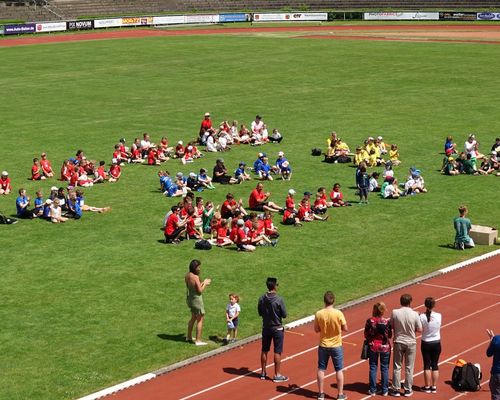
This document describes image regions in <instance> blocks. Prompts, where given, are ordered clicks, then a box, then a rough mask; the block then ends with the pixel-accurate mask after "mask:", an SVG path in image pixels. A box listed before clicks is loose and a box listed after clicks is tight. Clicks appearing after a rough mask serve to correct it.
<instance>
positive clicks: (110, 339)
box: [0, 32, 500, 399]
mask: <svg viewBox="0 0 500 400" xmlns="http://www.w3.org/2000/svg"><path fill="white" fill-rule="evenodd" d="M294 36H297V35H293V34H290V33H283V32H280V33H273V32H266V33H255V34H248V33H233V34H232V35H223V34H220V35H210V36H208V35H207V36H158V37H148V38H133V39H122V40H105V41H88V42H74V43H59V44H47V45H34V46H23V47H12V48H2V49H1V50H0V57H1V60H2V62H1V63H0V87H2V88H3V90H2V92H3V96H2V100H1V102H0V116H1V119H0V124H1V125H0V132H1V133H0V134H1V138H2V146H1V148H0V170H8V171H9V174H10V176H11V178H12V180H13V186H14V190H15V191H17V189H18V188H20V187H25V188H26V189H27V190H28V193H29V195H30V196H31V197H34V192H35V191H36V190H37V189H39V188H42V189H43V190H44V194H45V195H48V193H49V188H50V187H51V186H53V185H57V186H59V185H60V182H56V181H55V180H53V181H46V182H41V183H40V182H31V181H29V180H28V179H27V178H28V177H29V175H30V167H31V160H32V158H33V157H35V156H39V155H40V153H41V152H42V151H45V152H47V154H48V156H49V158H50V159H51V160H52V162H53V164H54V167H55V169H56V170H57V171H58V170H59V167H60V164H61V163H62V160H63V159H65V158H68V157H72V156H74V154H75V152H76V150H77V149H83V150H84V151H85V153H86V154H87V156H88V157H89V158H91V159H95V160H101V159H102V160H106V161H107V162H109V161H110V159H111V154H112V151H113V146H114V144H115V143H116V142H117V140H118V139H119V138H120V137H125V138H127V141H128V142H129V143H131V141H132V140H133V138H134V137H138V136H140V135H141V134H142V133H143V132H148V133H150V135H151V137H152V139H153V140H154V141H158V140H159V138H160V137H161V136H163V135H167V136H168V138H169V140H170V142H171V143H174V142H175V141H177V140H179V139H182V140H184V141H187V140H189V139H191V138H194V137H195V136H196V135H197V131H198V127H199V122H200V121H201V118H202V115H203V113H204V112H206V111H210V112H211V114H212V118H213V120H214V121H217V122H218V121H219V120H223V119H228V120H232V119H237V120H238V121H240V122H241V123H247V124H249V123H250V122H251V120H252V119H253V118H254V117H255V115H256V114H257V113H259V114H261V115H263V117H264V120H265V121H266V123H267V124H268V126H269V127H270V128H274V127H278V128H279V129H280V131H281V132H282V133H283V135H284V137H285V139H284V141H283V142H282V144H281V145H279V146H278V145H266V146H265V147H264V148H254V147H246V146H239V147H237V148H234V149H233V150H231V151H230V152H227V153H225V154H224V156H223V157H224V159H225V161H226V165H228V166H229V167H230V168H231V169H233V168H236V166H237V165H236V164H237V163H238V161H241V160H243V161H246V162H247V164H250V163H252V162H253V160H254V159H255V158H256V153H257V152H258V151H262V150H263V151H265V152H267V153H268V154H269V155H270V158H271V159H274V158H275V156H276V153H277V152H278V151H279V150H282V151H284V152H285V153H286V155H287V157H288V159H289V160H290V162H291V165H292V168H293V178H292V181H291V182H283V181H275V182H272V183H266V188H267V189H269V190H270V191H271V192H272V193H273V194H272V198H271V199H272V200H273V201H275V202H278V203H283V202H284V198H285V194H286V191H287V190H288V189H289V188H294V189H295V190H296V191H297V192H298V193H301V192H303V191H305V190H310V191H313V192H314V191H315V190H316V189H317V188H318V187H320V186H326V187H327V188H328V189H330V188H331V186H332V184H333V183H334V182H339V183H341V185H342V186H343V190H344V195H345V196H346V197H347V198H348V199H351V200H356V198H355V196H354V189H353V188H352V186H353V184H354V168H352V167H351V166H350V165H340V164H336V165H330V164H324V163H322V162H321V159H320V158H317V157H312V156H311V155H310V150H311V148H312V147H321V148H324V147H325V145H326V138H327V137H328V136H329V132H330V131H331V130H336V131H337V133H338V134H339V136H340V137H342V138H343V139H345V140H346V141H347V143H348V144H349V145H350V146H351V148H355V147H356V146H357V145H359V144H361V143H362V141H363V140H364V139H365V138H366V137H367V136H378V135H382V136H383V137H384V139H385V141H386V143H397V144H398V146H399V149H400V153H401V160H402V162H403V164H402V165H401V166H400V167H398V168H397V170H396V173H395V175H396V176H397V177H398V178H399V179H403V178H404V177H405V176H406V174H407V170H408V168H409V167H410V166H416V167H417V168H419V169H420V170H422V174H423V176H424V178H425V180H426V183H427V186H428V188H429V193H427V194H425V195H418V196H413V197H410V198H403V199H400V200H397V201H387V200H381V199H380V198H378V197H377V196H371V198H369V200H370V204H369V205H368V206H358V205H357V204H355V205H354V206H353V207H346V208H343V209H335V210H330V211H329V214H330V220H329V221H328V222H327V223H319V222H318V223H312V224H309V225H307V226H304V227H302V228H293V227H284V226H283V227H280V232H281V238H280V241H279V245H278V247H276V248H260V249H258V250H257V252H256V253H254V254H242V253H239V252H236V251H233V250H231V249H225V250H222V249H213V250H211V251H209V252H200V251H197V250H194V249H193V244H192V243H186V242H184V243H182V244H181V245H179V246H167V245H165V244H163V243H161V241H162V238H163V233H162V232H161V231H160V227H161V224H162V220H163V216H164V214H165V212H166V211H167V209H168V208H169V207H170V206H171V205H172V204H174V201H175V200H172V199H166V198H165V197H162V195H161V193H160V192H159V187H158V186H159V185H158V179H157V176H156V172H157V170H158V169H160V167H147V166H142V165H138V166H125V167H124V172H123V177H122V179H120V181H119V182H118V183H116V184H104V185H100V186H96V187H94V188H92V189H87V190H86V191H85V198H86V203H87V204H90V205H97V206H108V205H109V206H112V208H113V210H112V212H110V213H107V214H90V213H89V214H86V215H84V217H83V218H82V220H80V221H69V222H68V223H66V224H64V225H60V226H58V225H52V224H50V223H48V222H44V221H39V220H36V221H20V222H19V223H18V224H16V225H14V226H4V225H2V226H1V229H0V235H1V236H0V237H1V246H0V259H1V260H2V263H1V266H2V279H0V293H1V299H2V302H1V307H0V321H2V322H1V330H0V343H1V348H0V351H1V354H2V374H1V375H0V398H2V399H3V398H5V399H56V398H57V399H60V398H64V399H71V398H75V397H78V396H80V395H83V394H86V393H89V392H92V391H95V390H97V389H99V388H101V387H104V386H108V385H110V384H113V383H116V382H119V381H122V380H125V379H128V378H131V377H133V376H135V375H138V374H141V373H144V372H146V371H150V370H152V369H156V368H158V367H160V366H164V365H166V364H169V363H172V362H175V361H178V360H181V359H183V358H186V357H188V356H191V355H194V354H195V353H196V352H199V351H201V350H200V349H198V348H195V347H194V346H192V345H188V344H186V343H184V335H185V325H186V323H187V319H188V317H189V312H188V310H187V308H186V306H185V302H184V294H185V289H184V283H183V276H184V274H185V272H186V271H187V265H188V263H189V261H190V260H191V259H193V258H199V259H200V260H201V261H202V275H203V276H205V277H207V276H208V277H211V278H212V279H213V281H212V285H211V286H210V287H209V288H208V289H207V292H206V294H205V296H204V297H205V305H206V309H207V319H206V326H205V330H204V332H205V333H204V336H205V337H206V338H208V337H209V336H220V335H222V334H223V333H224V332H225V323H224V309H225V304H226V302H227V294H228V293H229V292H237V293H239V294H240V296H241V298H242V300H241V306H242V309H243V311H242V315H241V321H242V324H241V326H240V329H239V331H240V336H242V337H243V336H248V335H251V334H254V333H256V332H257V331H258V330H259V325H260V321H259V319H258V316H257V315H256V310H255V309H256V300H257V297H258V296H259V295H260V294H261V293H262V292H263V291H264V289H265V288H264V281H265V278H266V277H267V276H271V275H275V276H277V277H278V278H279V280H280V292H281V294H282V295H283V297H284V298H285V299H286V300H287V305H288V308H289V313H290V320H291V319H295V318H298V317H302V316H305V315H309V314H311V313H312V312H313V311H314V310H315V309H316V308H318V307H320V306H321V304H319V303H318V299H321V294H322V293H323V292H324V291H325V290H326V289H332V290H334V291H335V293H336V294H337V298H338V301H339V303H343V302H346V301H348V300H351V299H354V298H357V297H359V296H362V295H364V294H367V293H371V292H374V291H376V290H379V289H381V288H383V287H386V286H389V285H392V284H395V283H397V282H401V281H405V280H408V279H409V278H412V277H416V276H420V275H423V274H425V273H427V272H430V271H433V270H435V269H437V268H438V267H442V266H446V265H449V264H451V263H454V262H458V261H460V260H463V259H465V258H468V257H471V256H473V255H478V254H481V253H484V252H486V251H488V250H490V248H486V247H477V248H476V249H474V250H470V251H467V252H457V251H454V250H451V249H450V248H448V247H447V245H448V244H449V243H451V242H452V241H453V228H452V224H451V221H452V219H453V217H454V216H455V215H456V208H457V206H458V205H459V204H461V203H465V204H467V205H468V206H469V208H470V217H471V219H472V221H473V223H477V224H484V225H494V226H497V227H498V223H499V221H500V208H499V207H498V193H499V188H500V178H498V177H494V176H486V177H483V176H458V177H445V176H442V175H441V174H440V173H439V169H440V166H441V161H442V157H443V155H442V154H441V152H442V147H443V144H444V139H445V137H446V136H447V135H449V134H451V135H453V136H454V137H455V139H456V141H457V143H458V145H459V147H461V146H462V144H463V142H464V141H465V138H466V135H467V134H468V133H470V132H474V133H476V135H477V137H478V140H479V141H480V143H481V150H482V151H483V152H488V151H489V149H490V147H491V145H492V144H493V142H494V139H495V137H498V136H499V135H500V123H499V122H498V118H497V116H498V90H497V88H498V87H499V86H500V67H499V65H500V63H499V61H500V47H499V46H498V45H496V44H481V43H458V42H457V43H449V42H448V43H440V42H432V43H431V42H408V41H395V40H392V41H366V40H318V39H312V38H307V37H301V38H297V37H294ZM300 36H305V35H304V32H301V33H300ZM216 158H217V155H214V154H211V155H206V156H205V157H204V158H203V159H202V160H200V161H197V162H195V163H194V164H192V165H187V166H182V165H181V164H180V163H178V162H176V161H169V162H167V163H166V164H165V165H163V166H162V167H161V168H162V169H163V168H166V169H168V170H170V172H172V173H175V172H177V171H183V172H190V171H191V170H195V171H196V170H197V169H199V168H200V167H206V168H209V169H211V168H212V166H213V165H214V162H215V159H216ZM254 184H255V183H254V182H251V183H246V184H243V185H239V186H237V187H231V188H228V187H218V188H217V190H213V191H207V192H204V193H203V197H204V198H205V199H206V200H213V201H215V202H216V203H221V202H222V200H223V199H224V197H225V194H226V193H227V191H228V190H230V191H232V192H233V193H234V194H235V196H236V198H239V197H242V198H243V199H244V200H245V201H246V199H247V198H248V195H249V193H250V191H251V189H252V188H253V187H254ZM15 197H16V196H15V194H11V195H10V196H8V197H5V196H3V197H2V198H0V211H2V212H4V213H6V214H9V215H10V214H14V213H15ZM278 222H279V217H278V216H276V217H275V223H278ZM217 346H218V344H215V343H213V344H211V345H210V346H208V347H209V349H212V348H215V347H217ZM203 350H206V349H203Z"/></svg>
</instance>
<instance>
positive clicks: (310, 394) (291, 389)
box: [276, 384, 336, 399]
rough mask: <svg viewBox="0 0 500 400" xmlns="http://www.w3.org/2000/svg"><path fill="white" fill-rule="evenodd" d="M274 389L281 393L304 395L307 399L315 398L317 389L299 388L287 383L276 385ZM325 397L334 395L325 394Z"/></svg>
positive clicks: (328, 397)
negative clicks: (286, 384)
mask: <svg viewBox="0 0 500 400" xmlns="http://www.w3.org/2000/svg"><path fill="white" fill-rule="evenodd" d="M276 390H277V391H278V392H281V393H288V394H290V395H296V396H299V397H305V398H308V399H315V398H317V396H318V392H317V391H313V390H309V389H305V388H301V387H299V386H298V385H296V384H292V385H288V386H276ZM325 399H336V397H333V396H329V395H327V394H325Z"/></svg>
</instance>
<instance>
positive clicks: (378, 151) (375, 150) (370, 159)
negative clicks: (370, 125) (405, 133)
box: [354, 136, 401, 167]
mask: <svg viewBox="0 0 500 400" xmlns="http://www.w3.org/2000/svg"><path fill="white" fill-rule="evenodd" d="M384 156H387V158H388V159H386V158H385V157H384ZM362 162H363V163H365V165H366V166H367V167H377V166H380V165H385V164H386V163H387V162H390V163H391V165H392V166H397V165H399V164H401V161H400V160H399V150H398V146H397V145H396V144H392V145H391V147H390V149H389V150H387V146H386V144H385V143H384V139H383V138H382V136H378V137H377V138H376V139H374V138H373V137H371V136H370V137H369V138H368V139H366V140H365V142H364V144H363V145H362V146H359V147H357V148H356V153H355V154H354V165H356V166H359V165H360V164H361V163H362Z"/></svg>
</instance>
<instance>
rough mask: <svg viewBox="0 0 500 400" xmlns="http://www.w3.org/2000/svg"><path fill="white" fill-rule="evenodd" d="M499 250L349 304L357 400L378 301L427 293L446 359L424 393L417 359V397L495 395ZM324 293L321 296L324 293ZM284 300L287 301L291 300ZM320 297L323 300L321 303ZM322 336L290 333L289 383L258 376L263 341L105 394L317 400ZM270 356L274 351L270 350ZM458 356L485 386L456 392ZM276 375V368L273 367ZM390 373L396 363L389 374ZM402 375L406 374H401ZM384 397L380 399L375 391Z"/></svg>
mask: <svg viewBox="0 0 500 400" xmlns="http://www.w3.org/2000/svg"><path fill="white" fill-rule="evenodd" d="M499 267H500V255H497V256H496V257H491V258H489V259H486V260H484V261H480V262H477V263H475V264H472V265H470V266H468V267H465V268H462V269H458V270H455V271H453V272H449V273H447V274H444V275H440V276H438V277H435V278H432V279H428V280H425V281H422V282H419V283H417V284H414V285H412V286H409V287H405V288H403V289H401V290H396V291H394V292H391V293H389V294H385V295H384V296H382V297H375V298H373V299H372V300H370V301H367V302H364V303H362V304H359V305H356V306H353V307H350V308H347V309H345V310H344V313H345V315H346V318H347V322H348V326H349V332H348V333H347V334H346V335H345V336H344V352H345V360H344V365H345V370H344V371H345V390H344V391H345V393H346V394H347V395H348V397H349V399H351V400H360V399H369V398H371V397H369V396H367V394H366V393H367V390H368V385H367V382H368V363H367V361H364V360H360V359H359V354H360V345H361V343H362V342H363V327H364V323H365V321H366V319H367V318H368V317H369V316H370V314H371V309H372V305H373V303H374V302H376V301H380V300H381V301H384V302H385V303H386V304H387V306H388V308H389V309H392V308H396V307H399V297H400V295H401V294H403V293H410V294H412V296H413V299H414V304H413V305H414V306H415V309H416V310H417V311H419V312H422V311H423V310H424V308H423V305H422V303H423V300H424V299H425V297H427V296H433V297H435V298H436V299H437V305H436V311H438V312H441V313H442V315H443V325H442V329H441V336H442V339H441V342H442V346H443V352H442V354H441V358H440V383H439V385H438V392H437V393H436V394H427V393H424V392H421V391H419V388H420V387H421V386H423V377H422V360H421V356H420V352H419V353H418V356H417V361H416V364H415V373H414V374H415V375H414V395H413V397H412V398H414V399H416V400H419V399H430V400H439V399H443V400H444V399H446V400H455V399H462V398H464V399H475V400H476V399H477V400H487V399H489V398H490V393H489V389H488V379H489V375H490V374H489V370H490V367H491V359H488V358H487V357H486V347H487V345H488V343H489V339H488V337H487V335H486V329H487V328H489V329H493V330H494V331H495V332H500V318H499V315H500V269H499ZM318 297H319V298H321V296H318ZM285 300H286V299H285ZM320 301H321V300H320ZM317 341H318V339H317V335H316V334H315V333H314V332H313V328H312V324H305V325H302V326H299V327H297V328H295V329H292V330H290V331H287V333H286V337H285V352H284V354H283V363H282V372H283V373H284V374H285V375H288V376H289V377H290V380H289V381H288V382H286V383H284V384H283V383H281V384H275V383H273V382H272V381H270V380H267V381H261V380H260V379H259V376H258V373H259V372H260V370H259V365H260V364H259V355H260V341H255V342H252V343H249V344H246V345H244V346H240V347H237V348H235V349H233V350H230V351H228V352H225V353H222V354H220V355H217V356H214V357H211V358H209V359H205V360H203V361H201V362H198V363H195V364H192V365H189V366H187V367H183V368H180V369H178V370H175V371H172V372H170V373H167V374H164V375H160V376H158V377H156V378H154V379H152V380H150V381H147V382H144V383H142V384H139V385H136V386H133V387H131V388H129V389H126V390H123V391H120V392H117V393H115V394H112V395H109V396H107V397H106V399H108V400H132V399H133V400H137V399H141V400H156V399H158V400H160V399H161V400H166V399H182V400H187V399H226V398H228V399H232V400H237V399H245V400H246V399H268V400H273V399H280V398H289V399H297V398H316V395H317V392H316V390H317V388H316V362H317V358H316V348H317V347H316V344H317ZM270 355H271V353H270ZM457 358H463V359H465V360H467V361H472V362H474V363H480V364H481V367H482V370H483V380H482V382H481V383H482V386H481V390H480V391H479V392H474V393H470V392H469V393H460V392H455V391H454V390H453V389H452V388H451V387H450V385H449V382H447V381H449V380H450V377H451V374H452V370H453V367H454V365H453V362H454V361H455V360H456V359H457ZM329 367H330V369H329V370H328V371H327V378H326V381H325V391H326V394H327V397H326V398H327V399H334V398H335V396H336V393H337V390H336V388H335V376H334V375H335V374H334V372H333V370H332V369H331V364H330V365H329ZM268 371H269V375H272V374H273V369H272V366H270V367H268ZM390 374H392V368H391V371H390ZM403 375H404V373H403ZM377 397H378V396H377Z"/></svg>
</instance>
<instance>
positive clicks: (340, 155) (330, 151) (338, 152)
mask: <svg viewBox="0 0 500 400" xmlns="http://www.w3.org/2000/svg"><path fill="white" fill-rule="evenodd" d="M326 142H327V144H328V148H327V150H326V152H325V153H324V156H325V159H324V161H325V162H327V163H330V164H332V163H335V164H336V163H349V162H351V161H352V159H351V157H349V156H352V154H351V150H350V149H349V146H348V145H347V143H346V142H344V141H343V140H342V139H341V138H339V137H338V136H337V132H332V133H331V136H330V137H329V138H328V139H327V140H326Z"/></svg>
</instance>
